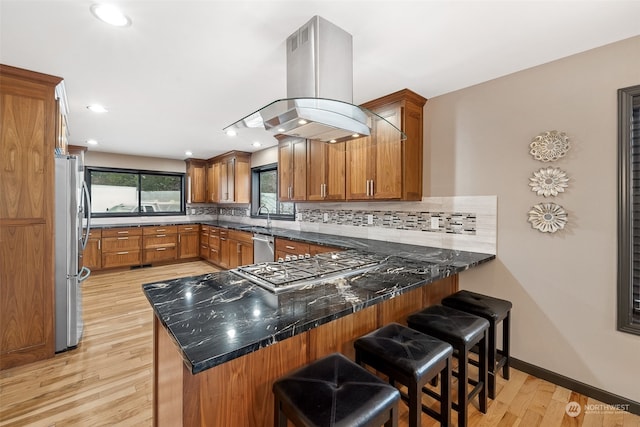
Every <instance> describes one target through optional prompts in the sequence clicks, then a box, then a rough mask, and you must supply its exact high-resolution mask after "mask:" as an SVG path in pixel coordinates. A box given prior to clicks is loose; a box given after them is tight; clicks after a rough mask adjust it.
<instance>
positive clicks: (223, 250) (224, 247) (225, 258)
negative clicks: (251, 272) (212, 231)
mask: <svg viewBox="0 0 640 427" xmlns="http://www.w3.org/2000/svg"><path fill="white" fill-rule="evenodd" d="M229 242H230V241H229V238H228V237H227V236H226V234H224V235H223V234H222V233H220V263H219V264H220V266H221V267H222V268H229V263H230V261H231V260H230V244H229Z"/></svg>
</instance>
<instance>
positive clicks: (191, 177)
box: [187, 160, 207, 203]
mask: <svg viewBox="0 0 640 427" xmlns="http://www.w3.org/2000/svg"><path fill="white" fill-rule="evenodd" d="M187 164H188V167H187V179H188V181H189V196H190V198H189V201H188V202H189V203H204V202H206V201H207V194H206V186H207V171H206V164H205V163H204V162H203V161H195V160H189V161H188V163H187Z"/></svg>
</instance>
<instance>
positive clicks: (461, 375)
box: [458, 346, 486, 427]
mask: <svg viewBox="0 0 640 427" xmlns="http://www.w3.org/2000/svg"><path fill="white" fill-rule="evenodd" d="M480 353H482V351H481V350H480ZM468 359H469V349H468V348H466V347H465V346H462V347H460V348H458V427H467V412H468V411H467V404H468V403H469V393H468V391H467V382H468V381H469V368H468V366H467V364H468V363H469V360H468ZM485 363H486V362H485Z"/></svg>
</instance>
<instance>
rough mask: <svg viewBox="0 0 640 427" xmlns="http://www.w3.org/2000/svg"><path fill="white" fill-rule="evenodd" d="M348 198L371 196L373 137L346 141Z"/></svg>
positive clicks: (361, 198) (357, 198)
mask: <svg viewBox="0 0 640 427" xmlns="http://www.w3.org/2000/svg"><path fill="white" fill-rule="evenodd" d="M346 144H347V152H346V163H347V174H346V175H347V188H346V191H347V199H348V200H363V199H369V198H370V194H369V193H370V188H371V187H370V182H371V180H372V179H373V162H374V161H375V159H374V158H373V157H374V156H375V150H374V148H373V143H372V142H371V137H364V138H358V139H353V140H350V141H347V142H346Z"/></svg>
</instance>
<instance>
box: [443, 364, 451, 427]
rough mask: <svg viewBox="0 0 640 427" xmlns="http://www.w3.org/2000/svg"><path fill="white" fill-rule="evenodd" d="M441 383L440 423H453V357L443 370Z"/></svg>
mask: <svg viewBox="0 0 640 427" xmlns="http://www.w3.org/2000/svg"><path fill="white" fill-rule="evenodd" d="M441 376H442V378H440V380H441V385H440V418H441V419H440V424H441V425H443V426H450V425H451V358H449V359H447V366H446V368H445V369H444V370H443V371H442V374H441Z"/></svg>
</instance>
